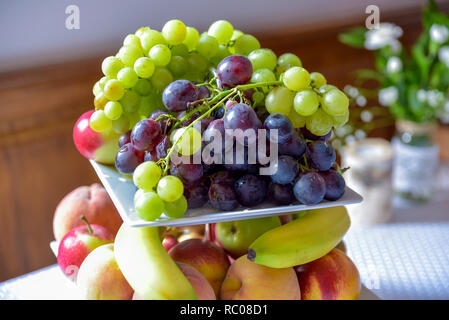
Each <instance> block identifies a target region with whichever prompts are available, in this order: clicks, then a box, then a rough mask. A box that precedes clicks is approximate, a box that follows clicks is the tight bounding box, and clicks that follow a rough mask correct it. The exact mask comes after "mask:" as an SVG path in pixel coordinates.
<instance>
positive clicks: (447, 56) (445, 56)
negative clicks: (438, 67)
mask: <svg viewBox="0 0 449 320" xmlns="http://www.w3.org/2000/svg"><path fill="white" fill-rule="evenodd" d="M438 59H440V61H441V62H442V63H444V64H445V65H446V66H447V67H448V68H449V46H443V47H441V48H440V50H438Z"/></svg>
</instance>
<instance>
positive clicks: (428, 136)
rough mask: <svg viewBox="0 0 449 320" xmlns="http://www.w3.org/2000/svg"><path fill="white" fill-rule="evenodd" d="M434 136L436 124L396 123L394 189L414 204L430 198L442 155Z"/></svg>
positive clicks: (400, 121)
mask: <svg viewBox="0 0 449 320" xmlns="http://www.w3.org/2000/svg"><path fill="white" fill-rule="evenodd" d="M435 133H436V124H435V123H425V124H420V123H415V122H411V121H404V120H398V121H397V122H396V135H395V137H394V138H393V140H392V144H393V149H394V162H393V189H394V192H395V195H397V196H399V197H400V198H403V199H406V200H411V201H414V202H426V201H428V200H430V199H431V197H432V191H433V182H434V178H435V172H436V170H437V166H438V154H439V149H438V145H437V144H436V143H435Z"/></svg>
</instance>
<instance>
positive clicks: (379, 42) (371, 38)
mask: <svg viewBox="0 0 449 320" xmlns="http://www.w3.org/2000/svg"><path fill="white" fill-rule="evenodd" d="M400 36H402V29H401V27H399V26H397V25H395V24H393V23H380V24H379V28H378V29H371V30H368V31H367V32H366V33H365V48H366V49H368V50H377V49H380V48H383V47H385V46H387V45H389V46H391V47H392V48H393V47H395V49H397V47H398V42H399V41H398V40H397V39H398V38H399V37H400ZM399 46H400V43H399Z"/></svg>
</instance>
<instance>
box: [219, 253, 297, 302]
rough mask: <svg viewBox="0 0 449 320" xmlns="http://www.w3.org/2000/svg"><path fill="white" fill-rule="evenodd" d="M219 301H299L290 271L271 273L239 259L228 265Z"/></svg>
mask: <svg viewBox="0 0 449 320" xmlns="http://www.w3.org/2000/svg"><path fill="white" fill-rule="evenodd" d="M220 297H221V299H222V300H301V290H300V288H299V285H298V279H297V277H296V273H295V270H294V269H293V268H279V269H273V268H269V267H265V266H262V265H259V264H256V263H254V262H252V261H250V260H248V258H247V257H246V256H241V257H240V258H238V259H237V260H235V262H234V263H233V264H232V265H231V267H230V268H229V270H228V274H227V275H226V278H225V280H224V281H223V284H222V286H221V291H220Z"/></svg>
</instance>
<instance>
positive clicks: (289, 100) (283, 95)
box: [265, 87, 293, 116]
mask: <svg viewBox="0 0 449 320" xmlns="http://www.w3.org/2000/svg"><path fill="white" fill-rule="evenodd" d="M292 106H293V92H291V91H290V90H288V89H287V88H286V87H276V88H274V89H273V90H271V91H270V93H269V94H268V95H267V97H266V98H265V107H266V108H267V111H268V112H269V113H276V112H278V113H282V114H283V115H285V116H288V114H289V113H290V111H291V110H292Z"/></svg>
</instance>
